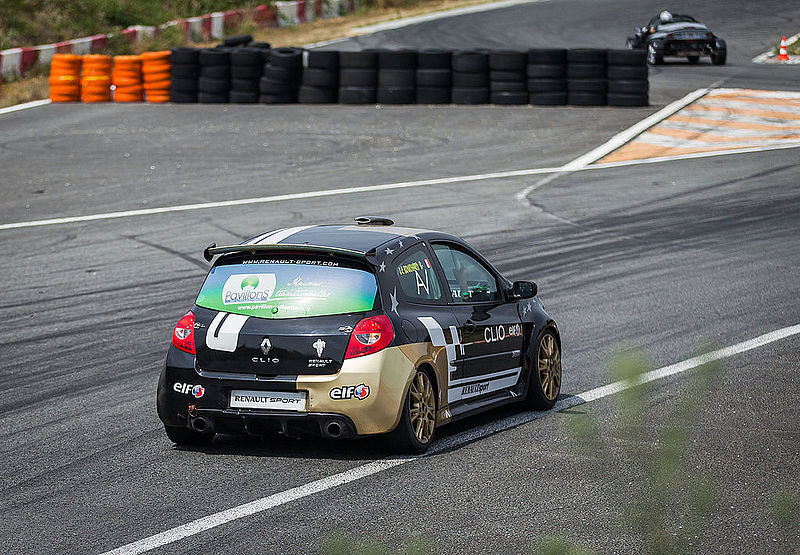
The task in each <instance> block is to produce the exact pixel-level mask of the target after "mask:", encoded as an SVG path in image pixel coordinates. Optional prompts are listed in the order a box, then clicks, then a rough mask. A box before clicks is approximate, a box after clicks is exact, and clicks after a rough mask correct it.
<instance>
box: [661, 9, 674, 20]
mask: <svg viewBox="0 0 800 555" xmlns="http://www.w3.org/2000/svg"><path fill="white" fill-rule="evenodd" d="M658 18H659V19H660V20H661V23H669V22H670V21H672V14H671V13H669V12H668V11H667V10H664V11H663V12H661V13H660V14H658Z"/></svg>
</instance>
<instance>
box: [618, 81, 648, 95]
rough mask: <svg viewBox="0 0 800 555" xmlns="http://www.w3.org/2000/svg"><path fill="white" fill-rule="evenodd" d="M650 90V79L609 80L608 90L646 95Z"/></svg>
mask: <svg viewBox="0 0 800 555" xmlns="http://www.w3.org/2000/svg"><path fill="white" fill-rule="evenodd" d="M649 90H650V83H649V82H648V81H643V80H642V81H627V80H622V79H619V80H614V81H609V82H608V92H610V93H611V92H613V93H622V94H644V95H646V94H647V93H648V91H649Z"/></svg>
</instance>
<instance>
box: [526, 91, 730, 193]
mask: <svg viewBox="0 0 800 555" xmlns="http://www.w3.org/2000/svg"><path fill="white" fill-rule="evenodd" d="M716 84H717V83H714V84H713V85H711V86H710V87H707V88H704V89H697V90H696V91H692V92H690V93H689V94H687V95H686V96H684V97H683V98H680V99H678V100H676V101H675V102H672V103H670V104H667V105H666V106H664V107H663V108H661V109H660V110H659V111H658V112H656V113H654V114H651V115H649V116H648V117H646V118H645V119H643V120H642V121H640V122H638V123H636V124H634V125H632V126H630V127H629V128H627V129H625V130H624V131H621V132H619V133H617V134H616V135H614V136H613V137H611V138H610V139H609V140H608V141H606V142H605V143H603V144H602V145H600V146H598V147H597V148H595V149H593V150H590V151H589V152H587V153H586V154H583V155H581V156H578V157H577V158H575V159H574V160H572V161H571V162H568V163H566V164H564V165H563V166H561V168H560V170H559V172H558V173H556V174H553V175H549V176H547V177H546V178H545V179H543V180H540V181H538V182H536V183H534V184H533V185H529V186H528V187H526V188H524V189H523V190H521V191H519V192H518V193H517V194H516V198H517V200H518V201H520V202H524V203H528V195H530V194H531V193H532V192H533V191H535V190H536V189H538V188H539V187H541V186H543V185H546V184H547V183H550V182H551V181H553V180H554V179H557V178H558V177H560V176H561V175H563V174H565V173H570V172H575V171H580V170H583V169H584V168H586V166H588V165H589V164H591V163H593V162H596V161H597V160H599V159H600V158H602V157H603V156H605V155H606V154H610V153H611V152H613V151H615V150H616V149H618V148H620V147H621V146H623V145H624V144H626V143H627V142H629V141H631V140H633V139H634V138H636V137H637V136H638V135H641V134H642V133H644V132H645V131H647V130H648V129H650V128H651V127H653V126H654V125H656V124H658V123H659V122H661V121H662V120H665V119H667V118H668V117H670V116H671V115H673V114H674V113H676V112H678V111H680V110H682V109H683V108H685V107H686V106H688V105H689V104H691V103H692V102H694V101H695V100H697V99H698V98H701V97H702V96H704V95H705V94H707V93H708V92H709V91H711V90H712V88H713V87H714V86H715V85H716Z"/></svg>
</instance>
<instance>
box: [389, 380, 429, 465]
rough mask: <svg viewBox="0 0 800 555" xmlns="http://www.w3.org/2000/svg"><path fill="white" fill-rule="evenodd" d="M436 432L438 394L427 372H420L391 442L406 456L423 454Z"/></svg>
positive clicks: (410, 387)
mask: <svg viewBox="0 0 800 555" xmlns="http://www.w3.org/2000/svg"><path fill="white" fill-rule="evenodd" d="M435 428H436V393H435V390H434V387H433V382H432V381H431V378H430V376H429V375H428V373H427V372H426V371H425V370H417V373H416V375H415V376H414V379H413V380H411V385H410V386H409V388H408V394H407V395H406V399H405V401H404V402H403V414H402V415H401V416H400V423H399V424H398V425H397V428H395V429H394V432H392V434H391V435H392V439H394V440H395V441H396V442H397V447H398V449H399V450H400V451H402V452H404V453H424V452H425V451H426V450H427V449H428V446H429V445H430V443H431V440H432V439H433V432H434V430H435Z"/></svg>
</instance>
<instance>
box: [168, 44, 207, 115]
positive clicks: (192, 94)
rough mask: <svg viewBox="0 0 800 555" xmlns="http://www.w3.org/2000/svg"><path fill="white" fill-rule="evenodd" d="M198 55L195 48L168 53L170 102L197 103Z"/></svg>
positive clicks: (174, 49) (173, 50) (183, 48)
mask: <svg viewBox="0 0 800 555" xmlns="http://www.w3.org/2000/svg"><path fill="white" fill-rule="evenodd" d="M198 54H199V50H198V49H196V48H186V47H180V48H173V49H172V50H171V51H170V56H169V57H170V63H171V64H172V79H171V82H170V86H169V99H170V102H197V75H198V73H199V71H200V62H199V60H198Z"/></svg>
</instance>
